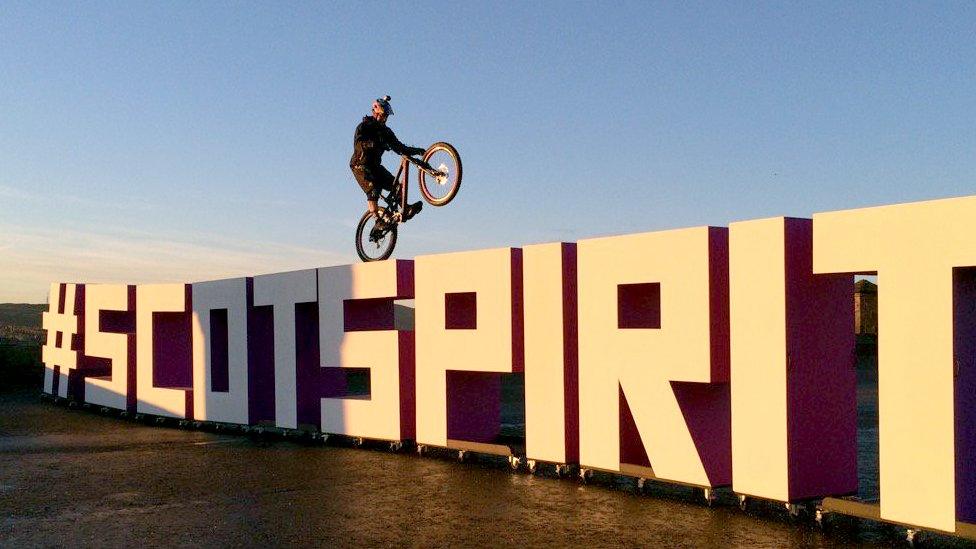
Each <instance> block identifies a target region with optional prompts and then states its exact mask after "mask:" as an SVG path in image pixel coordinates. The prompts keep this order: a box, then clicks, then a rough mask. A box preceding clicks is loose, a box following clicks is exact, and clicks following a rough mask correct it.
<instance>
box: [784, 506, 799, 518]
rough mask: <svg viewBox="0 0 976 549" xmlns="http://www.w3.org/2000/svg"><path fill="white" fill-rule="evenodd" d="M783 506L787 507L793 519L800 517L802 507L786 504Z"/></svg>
mask: <svg viewBox="0 0 976 549" xmlns="http://www.w3.org/2000/svg"><path fill="white" fill-rule="evenodd" d="M783 506H784V507H786V512H787V513H789V514H790V517H791V518H796V517H798V516H800V506H799V505H797V504H796V503H784V504H783Z"/></svg>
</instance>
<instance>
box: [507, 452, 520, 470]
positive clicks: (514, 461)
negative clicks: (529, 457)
mask: <svg viewBox="0 0 976 549" xmlns="http://www.w3.org/2000/svg"><path fill="white" fill-rule="evenodd" d="M521 465H522V458H520V457H518V456H508V466H509V467H511V469H512V470H513V471H518V469H519V467H520V466H521Z"/></svg>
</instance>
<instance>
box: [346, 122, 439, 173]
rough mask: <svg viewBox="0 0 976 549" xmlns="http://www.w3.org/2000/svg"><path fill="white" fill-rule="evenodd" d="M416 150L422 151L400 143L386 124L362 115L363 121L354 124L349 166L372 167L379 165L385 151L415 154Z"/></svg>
mask: <svg viewBox="0 0 976 549" xmlns="http://www.w3.org/2000/svg"><path fill="white" fill-rule="evenodd" d="M417 150H421V151H422V150H423V149H415V148H414V147H408V146H406V145H404V144H403V143H400V140H399V139H397V137H396V135H394V133H393V130H391V129H390V128H389V127H387V125H386V124H382V123H380V122H379V121H378V120H376V119H375V118H373V117H372V116H364V117H363V121H362V122H360V123H359V125H358V126H356V135H355V137H354V138H353V150H352V158H350V159H349V167H350V168H356V167H364V166H365V167H368V168H373V167H376V166H379V165H380V159H381V158H382V157H383V153H384V152H385V151H393V152H395V153H397V154H411V153H413V154H416V151H417Z"/></svg>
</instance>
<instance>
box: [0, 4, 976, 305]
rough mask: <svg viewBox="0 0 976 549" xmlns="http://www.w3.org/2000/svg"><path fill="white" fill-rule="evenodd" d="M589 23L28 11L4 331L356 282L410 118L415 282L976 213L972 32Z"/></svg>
mask: <svg viewBox="0 0 976 549" xmlns="http://www.w3.org/2000/svg"><path fill="white" fill-rule="evenodd" d="M566 8H567V6H561V5H554V4H540V5H533V6H525V5H520V4H514V3H499V4H492V5H479V6H465V5H462V6H458V5H452V4H424V5H422V6H420V7H417V6H406V5H402V4H390V5H386V6H381V5H372V6H368V7H364V6H326V5H318V4H292V5H285V6H280V5H276V6H215V5H190V4H182V5H178V6H156V5H148V4H144V5H139V6H138V7H135V8H134V7H131V6H129V5H126V4H115V3H97V4H94V5H90V6H87V7H86V8H85V9H81V8H79V7H76V6H73V5H71V4H45V5H34V4H30V3H6V4H4V5H3V7H0V15H2V16H0V75H2V76H0V77H2V80H3V82H4V84H5V85H4V86H0V120H2V121H3V125H4V129H5V131H4V132H2V133H0V303H8V302H9V303H31V304H41V303H44V302H46V301H47V291H48V287H49V284H50V283H52V282H61V281H77V282H88V283H95V282H113V281H115V282H125V283H141V282H150V281H151V282H172V281H178V282H189V281H197V280H211V279H218V278H227V277H234V276H253V275H256V274H260V273H268V272H278V271H284V270H291V269H298V268H313V267H323V266H329V265H336V264H343V263H352V262H354V261H355V258H356V254H355V251H354V248H353V229H354V226H355V223H356V221H357V220H358V218H359V216H360V215H361V213H362V211H363V210H364V209H365V204H364V202H365V200H364V196H363V194H362V191H361V190H360V189H359V187H358V186H357V185H356V184H355V181H354V179H353V177H352V174H351V173H350V172H349V169H348V158H349V155H350V154H351V152H352V133H353V130H354V128H355V126H356V124H357V123H358V122H359V120H360V119H361V117H362V116H364V115H366V114H367V113H368V110H369V106H370V103H371V102H372V100H373V98H375V97H378V96H382V95H384V94H389V95H391V96H392V98H393V99H392V104H393V108H394V111H395V112H396V114H395V115H394V116H393V117H391V119H390V126H391V127H392V128H393V129H394V131H395V132H396V133H397V136H398V137H399V138H400V140H401V141H403V142H404V143H406V144H407V145H421V146H426V145H427V144H429V143H433V142H435V141H441V140H444V141H448V142H451V143H452V144H454V145H455V146H456V147H457V148H458V150H459V151H460V155H461V158H462V161H463V163H464V171H465V177H464V182H463V185H462V188H461V191H460V193H459V194H458V197H457V199H456V200H455V201H454V202H452V203H451V204H450V205H449V206H447V207H444V208H433V207H426V208H425V209H424V211H423V212H422V213H421V214H420V215H419V216H418V218H417V220H416V221H411V223H410V224H409V225H408V226H406V227H404V228H403V230H402V231H401V234H400V242H399V243H398V248H397V250H396V252H395V255H394V257H398V258H412V257H414V256H417V255H426V254H434V253H443V252H452V251H460V250H466V249H482V248H494V247H503V246H520V245H524V244H529V243H536V242H552V241H569V242H574V241H577V240H580V239H584V238H590V237H598V236H605V235H611V234H625V233H638V232H648V231H656V230H662V229H668V228H679V227H693V226H701V225H715V226H726V225H728V223H730V222H735V221H745V220H751V219H759V218H765V217H770V216H797V217H810V216H812V214H813V213H815V212H822V211H834V210H841V209H852V208H859V207H866V206H874V205H883V204H894V203H904V202H912V201H918V200H931V199H939V198H947V197H954V196H965V195H971V194H973V193H974V190H973V189H974V188H976V186H974V184H973V183H974V174H976V158H974V156H973V155H972V151H973V150H976V135H974V133H973V132H972V127H973V126H974V125H976V108H974V107H976V98H974V96H973V94H972V89H974V88H976V44H974V43H973V41H972V40H971V29H972V27H973V24H974V23H976V5H974V4H952V5H938V6H931V5H926V4H911V5H905V6H898V9H891V6H888V5H884V4H857V5H848V4H844V3H833V4H818V5H805V4H801V3H789V4H782V5H748V6H745V7H742V6H710V5H705V4H696V5H671V4H666V3H652V4H648V3H623V4H620V5H615V6H614V7H613V8H612V9H609V8H607V9H605V8H603V7H602V6H600V5H575V6H573V7H572V8H571V9H566ZM385 159H386V162H385V163H386V164H387V166H391V165H393V162H395V160H396V159H395V158H394V157H392V156H391V154H388V155H386V157H385ZM413 191H414V192H415V191H416V187H414V189H413Z"/></svg>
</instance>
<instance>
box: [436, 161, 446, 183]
mask: <svg viewBox="0 0 976 549" xmlns="http://www.w3.org/2000/svg"><path fill="white" fill-rule="evenodd" d="M437 173H438V175H437V177H435V178H434V179H436V180H437V184H438V185H446V184H447V177H448V173H447V164H445V163H443V162H441V165H440V166H437Z"/></svg>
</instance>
